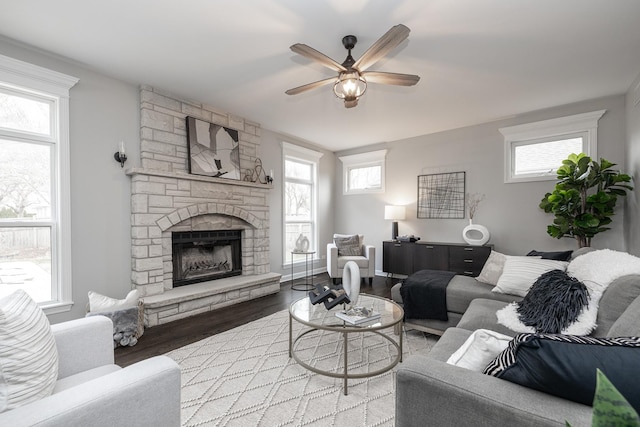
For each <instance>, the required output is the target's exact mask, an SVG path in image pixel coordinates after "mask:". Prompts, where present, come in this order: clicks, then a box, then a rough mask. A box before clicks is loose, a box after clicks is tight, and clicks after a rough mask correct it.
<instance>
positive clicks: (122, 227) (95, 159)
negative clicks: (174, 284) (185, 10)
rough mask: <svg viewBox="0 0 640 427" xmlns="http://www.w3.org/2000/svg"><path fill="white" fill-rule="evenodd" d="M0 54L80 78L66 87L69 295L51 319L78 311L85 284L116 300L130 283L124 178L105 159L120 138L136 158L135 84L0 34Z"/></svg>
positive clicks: (127, 198)
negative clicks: (66, 307) (67, 304)
mask: <svg viewBox="0 0 640 427" xmlns="http://www.w3.org/2000/svg"><path fill="white" fill-rule="evenodd" d="M0 54H2V55H6V56H9V57H12V58H15V59H19V60H21V61H26V62H29V63H32V64H35V65H39V66H42V67H46V68H49V69H51V70H54V71H58V72H61V73H65V74H68V75H71V76H75V77H77V78H79V79H80V81H79V82H78V84H76V85H75V86H74V87H73V88H72V89H71V92H70V95H71V100H70V144H71V238H72V241H71V244H72V269H73V274H72V277H73V279H72V280H73V301H74V302H75V304H74V306H73V307H72V309H71V311H70V312H66V313H61V314H55V315H51V316H49V319H50V321H51V322H52V323H57V322H61V321H64V320H69V319H74V318H78V317H83V316H84V314H85V310H86V305H87V302H88V297H87V292H88V291H90V290H93V291H96V292H99V293H102V294H105V295H109V296H111V297H114V298H116V297H117V298H123V297H124V296H125V295H126V293H127V292H128V291H129V290H130V288H131V284H130V283H131V282H130V279H129V276H130V274H131V249H130V247H131V244H130V228H129V227H130V226H129V223H130V212H131V209H130V188H129V187H130V180H129V177H127V176H126V175H125V174H124V170H123V169H121V168H120V165H119V164H118V163H116V161H115V160H114V159H113V153H115V152H116V151H117V150H118V143H119V141H120V140H124V141H125V142H126V148H127V155H128V156H129V159H130V160H129V161H127V163H126V165H125V168H126V167H133V166H136V164H139V160H138V159H139V157H140V155H139V147H140V138H139V132H140V115H139V94H138V88H137V87H136V86H134V85H131V84H128V83H124V82H122V81H119V80H115V79H112V78H109V77H105V76H104V75H101V74H98V73H95V72H93V71H90V70H87V69H86V68H83V67H81V66H79V65H75V64H72V63H70V62H67V61H63V60H60V59H58V58H56V57H54V56H51V55H48V54H45V53H41V52H39V51H36V50H30V49H27V48H24V47H22V46H20V45H17V44H13V43H12V42H10V41H8V40H6V39H0Z"/></svg>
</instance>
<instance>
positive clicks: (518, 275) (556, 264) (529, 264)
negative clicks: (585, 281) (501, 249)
mask: <svg viewBox="0 0 640 427" xmlns="http://www.w3.org/2000/svg"><path fill="white" fill-rule="evenodd" d="M568 264H569V263H568V262H565V261H554V260H550V259H539V258H533V257H521V256H507V260H506V261H505V263H504V269H503V270H502V275H501V276H500V278H499V279H498V283H497V284H496V286H495V288H493V289H492V290H491V291H492V292H497V293H500V294H511V295H518V296H521V297H523V296H525V295H526V294H527V292H529V288H531V286H533V283H534V282H535V281H536V280H537V279H538V277H540V276H541V275H542V274H544V273H546V272H548V271H551V270H561V271H566V269H567V265H568Z"/></svg>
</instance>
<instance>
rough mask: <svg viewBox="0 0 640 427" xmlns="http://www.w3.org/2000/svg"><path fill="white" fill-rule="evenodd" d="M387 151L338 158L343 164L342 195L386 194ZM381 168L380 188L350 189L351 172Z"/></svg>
mask: <svg viewBox="0 0 640 427" xmlns="http://www.w3.org/2000/svg"><path fill="white" fill-rule="evenodd" d="M386 156H387V150H377V151H369V152H367V153H361V154H352V155H350V156H341V157H338V158H339V159H340V161H341V162H342V194H343V195H348V194H369V193H384V192H385V175H386V173H385V163H386V161H385V160H386ZM370 166H380V167H381V171H380V188H367V189H351V188H349V171H350V170H351V169H354V168H362V167H370Z"/></svg>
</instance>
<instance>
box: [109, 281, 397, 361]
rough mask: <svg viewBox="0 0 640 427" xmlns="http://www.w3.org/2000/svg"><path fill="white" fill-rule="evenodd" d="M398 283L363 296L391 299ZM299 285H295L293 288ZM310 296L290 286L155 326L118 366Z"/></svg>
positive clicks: (119, 355) (377, 284) (377, 285)
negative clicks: (392, 290) (259, 296)
mask: <svg viewBox="0 0 640 427" xmlns="http://www.w3.org/2000/svg"><path fill="white" fill-rule="evenodd" d="M329 280H331V279H330V278H329V276H328V275H327V274H326V273H325V274H319V275H316V276H314V279H313V281H314V283H322V282H329ZM396 282H398V279H391V278H385V277H374V279H373V284H372V285H371V286H369V282H368V280H366V281H365V282H363V283H362V285H361V289H360V291H361V292H362V293H367V294H372V295H378V296H382V297H385V298H391V287H392V286H393V285H394V284H395V283H396ZM297 283H299V281H294V284H297ZM306 295H307V292H303V291H295V290H292V289H291V282H286V283H283V284H282V285H281V287H280V292H278V293H277V294H272V295H266V296H264V297H261V298H256V299H254V300H251V301H246V302H242V303H240V304H235V305H232V306H229V307H224V308H221V309H219V310H214V311H210V312H207V313H202V314H198V315H196V316H191V317H188V318H186V319H181V320H176V321H174V322H171V323H167V324H164V325H159V326H154V327H153V328H148V329H146V330H145V331H144V335H143V336H142V337H140V340H139V341H138V343H137V344H136V345H135V346H133V347H119V348H117V349H116V350H115V359H116V364H118V365H120V366H123V367H124V366H128V365H131V364H132V363H136V362H138V361H140V360H144V359H147V358H149V357H152V356H157V355H161V354H164V353H167V352H169V351H171V350H175V349H176V348H180V347H182V346H185V345H187V344H191V343H193V342H196V341H199V340H201V339H204V338H207V337H210V336H211V335H215V334H217V333H219V332H224V331H226V330H229V329H232V328H235V327H237V326H240V325H243V324H245V323H248V322H251V321H253V320H256V319H260V318H262V317H264V316H268V315H270V314H273V313H276V312H278V311H280V310H284V309H286V308H288V307H289V305H290V304H291V302H293V301H295V300H297V299H299V298H301V297H303V296H306Z"/></svg>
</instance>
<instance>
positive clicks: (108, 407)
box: [0, 316, 180, 427]
mask: <svg viewBox="0 0 640 427" xmlns="http://www.w3.org/2000/svg"><path fill="white" fill-rule="evenodd" d="M51 329H52V331H53V334H54V336H55V340H56V347H57V349H58V360H59V364H58V381H57V383H56V385H55V388H54V390H53V394H52V395H50V396H48V397H45V398H43V399H41V400H38V401H36V402H32V403H29V404H26V405H24V406H21V407H18V408H16V409H13V410H10V411H7V412H3V413H0V425H3V426H13V427H18V426H33V425H38V426H65V427H69V426H93V427H95V426H104V427H111V426H125V425H130V426H179V425H180V367H179V366H178V364H177V363H176V362H175V361H173V360H172V359H170V358H168V357H166V356H157V357H152V358H149V359H147V360H143V361H142V362H138V363H136V364H133V365H131V366H127V367H126V368H120V367H119V366H117V365H115V364H114V356H113V324H112V322H111V320H110V319H108V318H106V317H104V316H94V317H86V318H83V319H77V320H72V321H69V322H64V323H60V324H55V325H52V326H51Z"/></svg>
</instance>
